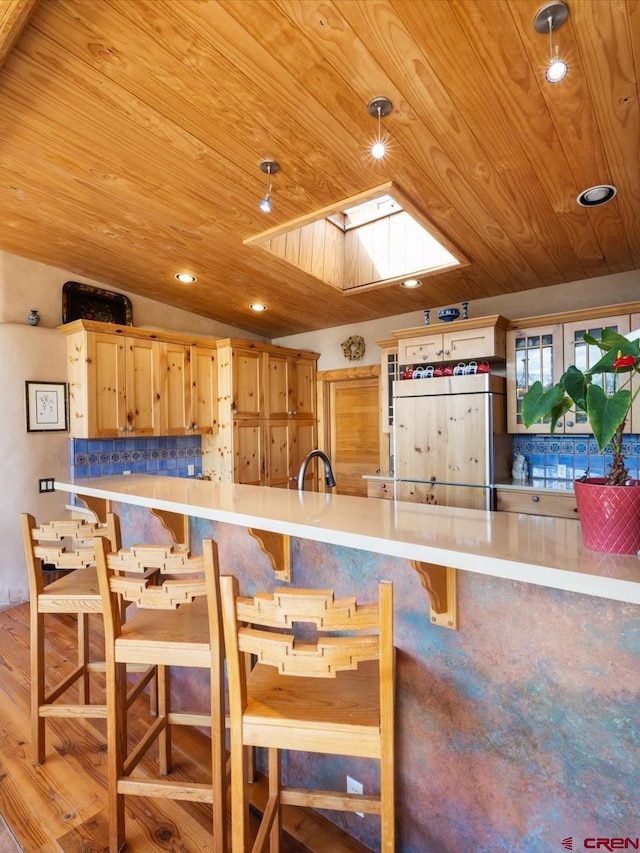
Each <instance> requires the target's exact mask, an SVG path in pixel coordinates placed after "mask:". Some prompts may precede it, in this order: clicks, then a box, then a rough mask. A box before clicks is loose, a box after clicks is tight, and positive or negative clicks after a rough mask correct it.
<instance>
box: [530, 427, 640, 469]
mask: <svg viewBox="0 0 640 853" xmlns="http://www.w3.org/2000/svg"><path fill="white" fill-rule="evenodd" d="M623 451H624V455H625V462H626V464H627V469H628V471H629V476H630V477H632V478H634V479H638V476H639V474H640V435H634V434H632V433H630V434H629V435H627V436H625V440H624V443H623ZM513 452H514V454H516V453H522V454H523V455H524V457H525V459H526V460H527V464H528V466H529V476H530V477H547V478H549V479H556V478H557V477H558V476H559V474H558V465H564V466H566V469H567V470H566V474H565V475H564V479H567V480H573V479H575V478H576V477H581V476H582V475H583V474H585V473H586V472H588V473H589V475H590V476H592V477H600V476H602V475H604V473H605V472H606V471H608V469H609V466H610V465H611V460H612V455H611V453H607V452H606V451H605V453H603V454H600V453H598V447H597V445H596V443H595V442H594V440H593V439H592V438H591V437H590V436H586V435H581V436H576V437H575V438H573V437H571V438H570V437H568V436H557V435H514V436H513Z"/></svg>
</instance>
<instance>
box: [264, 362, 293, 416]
mask: <svg viewBox="0 0 640 853" xmlns="http://www.w3.org/2000/svg"><path fill="white" fill-rule="evenodd" d="M266 374H267V387H266V397H267V411H266V416H267V417H269V418H288V417H290V416H291V414H292V410H293V403H292V398H293V382H294V379H295V374H294V370H293V361H292V359H291V357H289V356H286V355H279V354H278V355H276V354H274V353H268V355H267V367H266Z"/></svg>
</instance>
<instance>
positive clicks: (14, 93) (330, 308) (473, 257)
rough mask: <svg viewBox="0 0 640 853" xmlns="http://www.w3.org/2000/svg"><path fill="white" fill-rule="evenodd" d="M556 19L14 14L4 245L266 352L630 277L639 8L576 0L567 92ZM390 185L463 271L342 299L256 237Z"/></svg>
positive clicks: (245, 5)
mask: <svg viewBox="0 0 640 853" xmlns="http://www.w3.org/2000/svg"><path fill="white" fill-rule="evenodd" d="M540 5H541V3H540V2H539V0H221V2H216V0H40V2H37V0H2V3H1V4H0V63H2V67H1V68H0V186H1V191H0V249H4V250H7V251H9V252H13V253H16V254H18V255H23V256H25V257H29V258H32V259H35V260H38V261H42V262H44V263H47V264H51V265H53V266H56V267H61V268H63V269H65V270H70V271H72V272H73V274H74V275H75V276H76V277H78V278H80V279H82V277H83V276H84V277H90V278H92V279H97V280H98V281H101V282H104V284H105V286H107V287H108V286H110V285H111V286H114V287H117V288H121V289H124V290H127V291H130V292H133V293H138V294H140V295H144V296H147V297H150V298H152V299H156V300H159V301H161V302H163V303H166V304H167V305H173V306H177V307H180V308H184V309H187V310H191V311H195V312H197V313H199V314H202V315H204V316H207V317H211V318H215V319H219V320H222V321H224V322H227V323H231V324H233V325H236V326H240V327H242V328H245V329H248V330H251V331H254V332H257V333H259V334H263V335H265V336H267V337H275V336H280V335H286V334H290V333H295V332H302V331H306V330H311V329H318V328H325V327H328V326H335V325H341V324H344V323H351V322H356V321H362V320H371V319H374V318H378V317H382V316H387V315H391V314H398V313H402V312H405V311H412V310H416V309H419V308H425V307H429V306H433V305H442V304H447V303H449V302H459V301H461V300H463V299H464V300H472V299H474V298H478V297H482V296H489V295H495V294H500V293H509V292H516V291H521V290H525V289H529V288H538V287H543V286H546V285H553V284H558V283H560V282H564V281H574V280H577V279H583V278H589V277H592V276H602V275H606V274H608V273H616V272H621V271H625V270H631V269H637V268H639V267H640V156H639V152H640V110H639V106H638V79H637V78H638V64H639V61H640V60H639V57H640V3H639V2H638V0H626V2H625V0H568V5H569V17H568V19H567V21H566V23H565V24H564V25H563V26H562V27H561V28H560V29H559V30H558V31H557V33H556V34H555V41H556V42H557V43H558V44H559V45H560V49H561V53H562V54H563V55H564V56H565V57H566V59H567V61H568V64H569V74H568V76H567V77H566V78H565V79H564V80H563V81H562V82H561V83H558V84H555V85H550V84H548V83H546V82H545V79H544V68H545V64H546V60H547V57H548V52H549V43H548V37H547V36H544V35H540V34H539V33H537V32H536V31H535V29H534V26H533V19H534V16H535V14H536V12H537V11H538V9H539V7H540ZM381 95H384V96H386V97H388V98H390V99H391V101H392V102H393V105H394V109H393V112H392V114H391V115H389V116H388V117H387V118H385V119H384V120H383V124H384V127H385V130H386V131H387V132H388V134H389V136H390V140H391V150H390V152H389V154H388V156H387V157H386V158H385V159H384V160H382V161H379V162H378V161H374V160H372V158H371V157H370V155H369V153H368V145H369V144H370V142H371V141H372V139H373V137H374V135H375V131H376V122H375V120H374V119H372V118H371V117H370V116H369V114H368V113H367V103H368V102H369V100H370V99H371V98H373V97H376V96H381ZM263 158H272V159H275V160H277V161H278V162H279V163H280V166H281V169H280V172H279V173H278V174H277V175H275V176H274V179H273V194H272V205H273V210H272V213H271V214H270V215H265V214H264V213H262V212H261V211H259V210H258V207H257V204H258V202H259V201H260V199H261V198H262V196H263V195H264V191H265V183H266V182H265V175H264V174H263V173H262V172H261V171H260V169H259V162H260V160H262V159H263ZM387 181H393V182H394V184H396V185H397V186H398V187H400V188H401V189H402V191H403V192H404V193H406V194H407V195H408V196H409V197H410V198H411V199H412V200H413V202H414V203H415V204H416V205H417V206H418V207H419V208H420V209H421V211H423V213H424V214H425V215H426V216H427V217H428V218H429V219H430V220H431V222H433V224H434V225H435V226H436V228H437V229H438V230H439V232H441V233H442V234H443V235H444V236H445V237H446V239H447V240H449V241H450V242H451V244H453V245H454V246H457V247H458V248H459V249H460V250H461V252H462V253H463V254H464V256H465V257H466V258H467V260H468V261H469V265H468V266H465V267H463V268H461V269H457V270H453V271H448V272H444V273H441V274H436V275H434V276H431V277H428V278H425V280H424V283H423V286H422V288H420V289H419V290H416V291H405V290H403V289H401V288H400V287H398V286H392V287H385V288H382V289H378V290H374V291H368V292H363V293H358V294H355V295H343V294H342V293H340V292H339V291H337V290H336V289H335V288H332V287H331V286H329V285H328V284H325V283H323V282H322V281H320V280H319V279H317V278H315V277H314V276H312V275H310V274H309V273H307V272H305V271H303V270H301V269H296V268H293V267H291V266H290V265H289V264H287V263H286V262H285V261H284V260H283V259H281V258H278V257H276V256H274V255H272V254H267V253H266V252H264V251H263V250H261V249H260V248H256V247H255V246H247V245H244V243H243V241H244V240H246V239H248V238H251V237H254V236H255V235H257V234H260V233H261V232H262V231H264V230H266V229H268V228H273V227H278V226H280V225H283V224H284V223H286V222H288V221H290V220H295V219H297V218H301V217H306V216H308V215H309V214H310V213H312V212H313V211H315V210H318V209H320V208H324V207H326V206H330V205H334V204H336V203H338V202H340V201H341V200H342V199H344V198H348V197H351V196H354V195H356V194H358V193H361V192H363V191H366V190H368V189H370V188H372V187H376V186H378V185H380V184H384V183H385V182H387ZM601 183H605V184H613V185H615V186H616V187H617V189H618V195H617V196H616V198H615V199H614V200H613V201H612V202H610V203H609V204H607V205H605V206H603V207H600V208H592V209H585V208H582V207H579V206H578V205H577V204H576V196H577V195H578V193H579V192H580V191H581V190H583V189H585V188H587V187H590V186H593V185H595V184H601ZM181 270H188V271H190V272H193V273H194V274H195V275H197V277H198V281H197V283H196V284H193V285H189V286H185V285H180V284H178V282H176V281H175V279H174V273H175V272H178V271H181ZM252 301H261V302H263V303H266V304H267V305H268V307H269V310H268V311H267V312H265V313H263V314H261V315H255V314H253V312H251V311H250V310H249V308H248V304H249V303H250V302H252Z"/></svg>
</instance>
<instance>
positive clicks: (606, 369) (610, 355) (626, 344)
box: [584, 329, 640, 376]
mask: <svg viewBox="0 0 640 853" xmlns="http://www.w3.org/2000/svg"><path fill="white" fill-rule="evenodd" d="M605 332H607V329H605V330H604V332H603V333H602V337H603V340H605ZM587 337H589V338H590V337H591V335H585V336H584V340H585V341H586V340H587ZM594 340H595V339H594ZM606 340H607V346H606V349H607V351H606V352H605V354H604V355H603V356H602V358H601V359H600V360H599V361H597V362H596V363H595V364H594V365H593V366H592V367H590V368H589V370H587V375H588V376H589V375H593V374H596V373H629V372H630V371H632V370H635V368H634V367H620V368H618V370H614V367H613V365H614V362H615V360H616V359H617V358H618V353H620V354H621V355H632V356H633V357H634V358H635V359H636V360H637V359H638V358H640V340H637V341H628V340H627V339H626V338H625V337H623V336H622V335H618V334H617V333H616V332H608V334H607V336H606ZM589 343H590V341H589ZM595 343H596V344H598V345H600V344H599V342H598V341H595ZM609 343H610V344H611V346H609ZM603 349H604V347H603Z"/></svg>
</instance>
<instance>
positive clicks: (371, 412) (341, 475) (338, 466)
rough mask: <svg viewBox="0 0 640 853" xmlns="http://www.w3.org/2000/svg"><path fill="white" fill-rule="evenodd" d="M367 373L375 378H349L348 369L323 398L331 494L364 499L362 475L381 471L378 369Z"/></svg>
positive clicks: (365, 488)
mask: <svg viewBox="0 0 640 853" xmlns="http://www.w3.org/2000/svg"><path fill="white" fill-rule="evenodd" d="M368 372H375V375H373V376H371V375H369V376H365V377H362V376H358V375H356V376H355V377H353V378H351V377H349V376H348V374H349V370H348V369H347V371H345V378H344V379H341V378H336V379H332V380H331V381H330V382H329V393H328V395H325V404H326V403H327V402H328V416H327V414H325V421H326V424H327V426H328V429H327V430H326V432H328V439H329V440H328V451H327V452H328V455H329V458H330V459H331V464H332V466H333V472H334V475H335V479H336V484H337V485H336V488H335V489H334V490H333V493H334V494H340V495H360V496H361V497H366V496H367V481H366V480H364V479H363V477H362V475H363V474H375V472H376V471H378V470H379V468H380V383H379V368H378V366H377V365H376V366H375V367H371V368H370V369H369V371H368ZM339 373H340V371H332V374H339ZM327 397H328V400H327ZM325 450H326V448H325ZM319 464H320V465H322V463H319Z"/></svg>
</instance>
